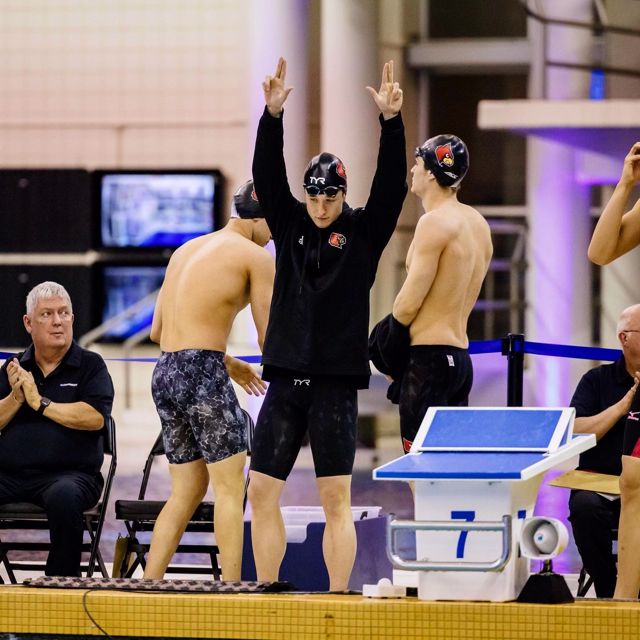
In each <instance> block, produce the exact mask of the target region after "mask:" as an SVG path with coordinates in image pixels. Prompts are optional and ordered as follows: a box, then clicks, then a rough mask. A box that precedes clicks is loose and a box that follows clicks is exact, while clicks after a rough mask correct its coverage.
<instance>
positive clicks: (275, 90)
mask: <svg viewBox="0 0 640 640" xmlns="http://www.w3.org/2000/svg"><path fill="white" fill-rule="evenodd" d="M286 75H287V61H286V60H285V59H284V58H279V59H278V65H277V66H276V71H275V73H274V74H273V75H272V76H267V77H266V78H265V80H264V82H263V83H262V91H263V93H264V101H265V104H266V105H267V110H268V111H269V113H270V114H271V115H272V116H274V117H279V116H280V114H281V113H282V105H283V104H284V103H285V100H286V99H287V97H288V96H289V94H290V93H291V90H292V89H293V87H289V88H288V89H287V87H286V86H285V78H286Z"/></svg>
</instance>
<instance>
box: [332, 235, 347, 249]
mask: <svg viewBox="0 0 640 640" xmlns="http://www.w3.org/2000/svg"><path fill="white" fill-rule="evenodd" d="M329 244H330V245H331V246H332V247H335V248H336V249H342V247H343V246H344V245H345V244H347V239H346V238H345V237H344V236H343V235H342V234H341V233H336V232H335V231H333V232H332V233H331V235H330V236H329Z"/></svg>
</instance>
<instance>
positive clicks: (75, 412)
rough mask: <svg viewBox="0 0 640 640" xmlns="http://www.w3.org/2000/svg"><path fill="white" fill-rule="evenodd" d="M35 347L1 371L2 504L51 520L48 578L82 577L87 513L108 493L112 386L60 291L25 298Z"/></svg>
mask: <svg viewBox="0 0 640 640" xmlns="http://www.w3.org/2000/svg"><path fill="white" fill-rule="evenodd" d="M23 321H24V326H25V329H26V330H27V332H28V333H29V334H30V335H31V340H32V344H31V345H30V346H29V347H28V348H27V349H26V351H23V352H22V353H19V354H17V355H16V356H15V357H13V358H9V359H7V361H6V362H5V364H4V366H3V367H2V369H1V370H0V504H6V503H10V502H32V503H34V504H37V505H39V506H41V507H42V508H43V509H44V510H45V511H46V513H47V517H48V519H49V525H50V536H51V551H50V553H49V556H48V559H47V565H46V574H47V575H56V576H75V575H79V574H80V555H81V548H82V535H83V522H82V512H83V511H84V510H86V509H89V508H91V507H92V506H93V505H95V504H96V503H97V501H98V500H99V498H100V494H101V491H102V486H103V479H102V476H101V475H100V467H101V466H102V460H103V452H102V451H103V449H102V433H101V430H102V428H103V426H104V424H105V420H106V419H107V417H108V416H109V414H110V412H111V406H112V403H113V384H112V382H111V377H110V376H109V373H108V371H107V368H106V366H105V363H104V361H103V360H102V358H101V357H100V356H99V355H98V354H96V353H93V352H91V351H86V350H85V349H82V348H81V347H79V346H78V345H77V344H76V343H75V342H74V341H73V309H72V306H71V299H70V298H69V294H68V293H67V291H66V290H65V288H64V287H63V286H62V285H59V284H57V283H55V282H43V283H41V284H39V285H37V286H36V287H34V288H33V289H32V290H31V291H30V293H29V295H28V296H27V312H26V315H25V316H24V317H23Z"/></svg>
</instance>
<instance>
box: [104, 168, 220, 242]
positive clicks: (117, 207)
mask: <svg viewBox="0 0 640 640" xmlns="http://www.w3.org/2000/svg"><path fill="white" fill-rule="evenodd" d="M94 184H96V185H97V189H96V191H97V194H96V197H97V202H98V209H99V216H98V218H99V224H100V245H101V246H102V247H103V248H107V249H108V248H123V249H133V248H143V249H144V248H147V249H167V248H168V249H171V248H175V247H179V246H180V245H181V244H183V243H184V242H186V241H187V240H191V239H192V238H195V237H197V236H200V235H203V234H205V233H210V232H211V231H214V230H215V229H216V227H217V224H216V223H217V220H218V218H219V215H218V210H219V206H220V203H221V199H220V193H219V192H220V184H221V180H220V174H219V173H218V172H217V171H197V170H194V171H182V170H180V171H155V170H154V171H112V172H109V171H98V172H96V173H95V183H94Z"/></svg>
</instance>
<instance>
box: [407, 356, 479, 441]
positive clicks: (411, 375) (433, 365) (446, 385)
mask: <svg viewBox="0 0 640 640" xmlns="http://www.w3.org/2000/svg"><path fill="white" fill-rule="evenodd" d="M472 384H473V365H472V364H471V358H470V357H469V352H468V351H467V350H466V349H460V348H459V347H450V346H446V345H423V344H420V345H414V346H412V347H411V349H410V351H409V363H408V364H407V368H406V369H405V372H404V376H403V377H402V384H401V387H400V435H401V436H402V446H403V448H404V451H405V453H408V451H409V449H410V448H411V444H412V443H413V440H414V438H415V437H416V434H417V433H418V429H419V428H420V425H421V423H422V419H423V418H424V416H425V414H426V413H427V409H428V408H429V407H466V406H467V405H468V404H469V392H470V391H471V385H472Z"/></svg>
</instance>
